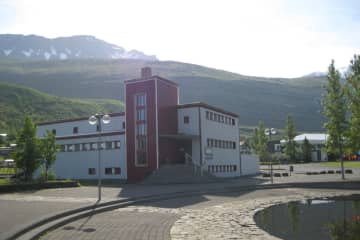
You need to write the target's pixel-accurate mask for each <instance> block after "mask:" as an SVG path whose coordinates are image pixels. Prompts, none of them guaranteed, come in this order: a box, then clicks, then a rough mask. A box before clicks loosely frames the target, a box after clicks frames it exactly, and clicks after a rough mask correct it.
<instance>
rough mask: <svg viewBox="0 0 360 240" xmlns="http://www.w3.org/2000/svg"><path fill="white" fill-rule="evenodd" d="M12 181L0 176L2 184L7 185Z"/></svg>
mask: <svg viewBox="0 0 360 240" xmlns="http://www.w3.org/2000/svg"><path fill="white" fill-rule="evenodd" d="M10 183H11V179H8V178H0V185H7V184H10Z"/></svg>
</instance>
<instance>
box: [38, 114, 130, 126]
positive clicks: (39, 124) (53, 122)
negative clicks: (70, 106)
mask: <svg viewBox="0 0 360 240" xmlns="http://www.w3.org/2000/svg"><path fill="white" fill-rule="evenodd" d="M109 115H110V117H117V116H125V112H119V113H109ZM89 117H90V116H88V117H79V118H68V119H60V120H54V121H48V122H41V123H36V125H37V126H42V125H49V124H55V123H65V122H76V121H82V120H87V119H89Z"/></svg>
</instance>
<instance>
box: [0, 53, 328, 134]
mask: <svg viewBox="0 0 360 240" xmlns="http://www.w3.org/2000/svg"><path fill="white" fill-rule="evenodd" d="M144 66H149V67H151V68H152V69H153V74H154V75H160V76H163V77H165V78H168V79H170V80H173V81H175V82H177V83H178V84H179V86H180V88H181V89H180V101H181V102H182V103H188V102H192V101H204V102H208V103H209V104H212V105H216V106H218V107H222V108H224V109H227V110H229V111H233V112H235V113H238V114H239V116H240V123H241V124H242V125H249V126H255V125H257V124H258V122H259V121H260V120H263V121H264V122H265V124H266V125H267V126H269V127H275V128H283V127H284V125H285V119H286V116H287V114H289V113H290V114H293V116H294V119H295V121H296V124H297V127H298V129H300V130H305V131H321V130H322V121H323V119H322V116H321V114H320V111H321V106H320V100H321V94H322V93H323V91H324V89H323V87H322V86H323V84H324V81H325V79H324V78H322V77H313V78H294V79H286V78H261V77H251V76H244V75H240V74H235V73H231V72H227V71H222V70H217V69H212V68H206V67H203V66H199V65H194V64H186V63H180V62H172V61H158V62H146V61H143V60H124V59H122V60H120V59H118V60H94V59H89V60H67V61H0V81H3V82H10V83H15V84H20V85H25V86H29V87H32V88H35V89H38V90H40V91H43V92H46V93H49V94H53V95H57V96H61V97H69V98H110V99H120V100H123V99H124V96H123V95H124V88H123V81H124V80H127V79H133V78H136V77H138V76H139V72H140V69H141V68H142V67H144ZM260 74H261V73H259V75H260Z"/></svg>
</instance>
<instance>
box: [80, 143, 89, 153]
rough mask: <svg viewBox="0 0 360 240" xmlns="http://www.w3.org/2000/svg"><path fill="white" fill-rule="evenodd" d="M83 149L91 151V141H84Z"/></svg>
mask: <svg viewBox="0 0 360 240" xmlns="http://www.w3.org/2000/svg"><path fill="white" fill-rule="evenodd" d="M82 150H83V151H89V150H90V144H89V143H83V144H82Z"/></svg>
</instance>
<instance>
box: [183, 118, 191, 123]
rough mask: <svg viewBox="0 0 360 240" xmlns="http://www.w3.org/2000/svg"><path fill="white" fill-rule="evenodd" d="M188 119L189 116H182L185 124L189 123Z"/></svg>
mask: <svg viewBox="0 0 360 240" xmlns="http://www.w3.org/2000/svg"><path fill="white" fill-rule="evenodd" d="M189 121H190V120H189V116H184V123H185V124H187V123H189Z"/></svg>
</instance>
